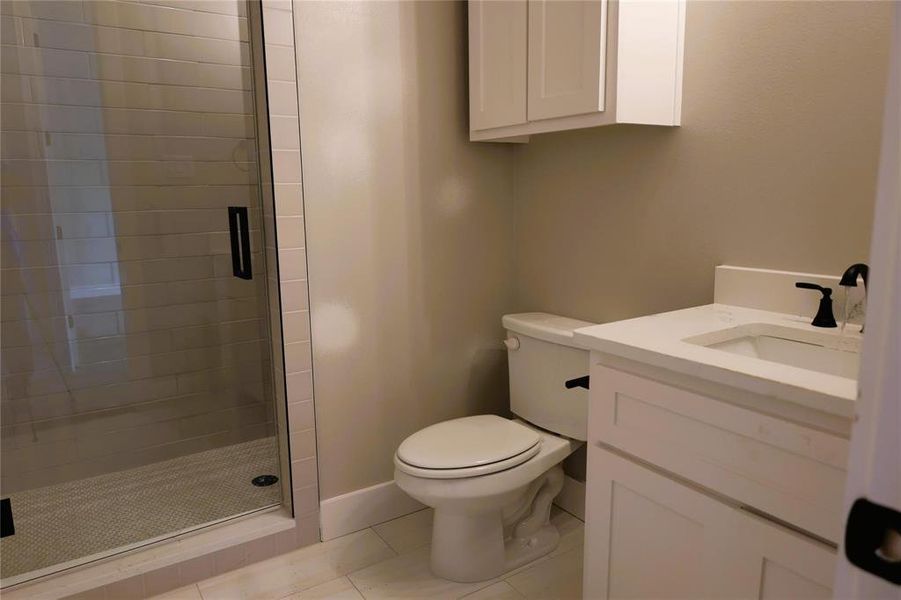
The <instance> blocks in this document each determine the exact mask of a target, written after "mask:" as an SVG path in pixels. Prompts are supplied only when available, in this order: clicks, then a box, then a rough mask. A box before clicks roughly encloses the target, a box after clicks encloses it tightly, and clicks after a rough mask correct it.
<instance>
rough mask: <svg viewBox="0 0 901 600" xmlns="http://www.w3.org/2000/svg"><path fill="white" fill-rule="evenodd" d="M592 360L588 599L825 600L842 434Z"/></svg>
mask: <svg viewBox="0 0 901 600" xmlns="http://www.w3.org/2000/svg"><path fill="white" fill-rule="evenodd" d="M599 356H600V355H599V354H598V353H592V359H591V390H590V402H589V425H588V444H589V448H588V470H587V496H586V536H585V540H586V542H585V568H584V578H585V588H584V597H585V598H592V599H595V598H781V599H786V600H788V599H797V598H829V597H831V585H832V576H833V569H834V566H835V561H836V550H835V543H836V542H837V541H838V539H839V536H840V535H841V501H842V489H843V485H844V479H845V465H846V462H847V456H848V440H847V437H843V436H842V435H840V434H838V433H830V432H829V431H826V430H824V427H818V426H807V425H805V424H802V423H799V422H793V421H792V420H789V419H785V418H778V417H776V416H772V415H769V414H766V411H765V410H756V409H766V408H767V405H766V404H765V398H764V397H750V396H747V395H744V396H741V398H739V399H740V400H742V399H743V401H744V402H745V403H746V404H747V406H743V405H742V404H741V403H740V402H738V403H737V402H735V398H730V399H729V401H725V400H723V399H722V398H720V397H717V394H718V393H720V394H721V395H723V396H725V395H726V392H725V391H723V390H721V389H720V390H719V391H718V390H717V389H716V388H710V387H709V386H708V387H704V386H705V385H707V384H705V383H704V382H692V381H691V380H690V379H682V380H680V381H679V382H678V385H676V384H672V383H670V382H667V381H666V380H665V378H666V377H667V376H668V375H667V372H665V371H659V370H651V372H650V373H649V375H648V376H645V375H644V374H642V375H638V374H635V373H632V372H629V371H627V370H621V369H620V368H611V367H610V366H609V365H606V364H603V361H602V360H601V359H600V358H599ZM627 366H628V365H627ZM631 366H632V367H635V368H636V369H638V370H640V365H631ZM661 378H663V379H664V381H661V380H660V379H661ZM686 383H697V384H698V385H699V387H701V388H703V390H704V391H702V392H699V391H697V390H689V389H685V387H683V385H684V384H686ZM799 420H800V419H799ZM825 429H828V428H825Z"/></svg>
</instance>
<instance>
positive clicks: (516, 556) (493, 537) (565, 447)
mask: <svg viewBox="0 0 901 600" xmlns="http://www.w3.org/2000/svg"><path fill="white" fill-rule="evenodd" d="M503 324H504V328H505V329H506V330H507V339H506V340H505V342H504V343H505V344H506V346H507V350H508V357H509V365H510V408H511V410H512V412H513V413H514V414H515V415H516V416H517V417H518V418H516V419H512V420H511V419H505V418H503V417H498V416H495V415H478V416H475V417H464V418H462V419H453V420H450V421H444V422H442V423H438V424H436V425H432V426H430V427H426V428H425V429H422V430H421V431H418V432H416V433H414V434H413V435H411V436H410V437H408V438H407V439H406V440H404V441H403V443H401V445H400V446H399V447H398V449H397V452H396V453H395V455H394V466H395V469H394V480H395V481H396V482H397V485H398V486H399V487H400V488H401V489H402V490H404V491H405V492H406V493H407V494H409V495H410V496H412V497H413V498H416V499H417V500H419V501H420V502H422V503H423V504H426V505H428V506H431V507H433V508H434V509H435V521H434V525H433V528H432V571H433V572H434V573H435V574H436V575H438V576H439V577H443V578H445V579H451V580H453V581H464V582H469V581H482V580H485V579H491V578H493V577H496V576H498V575H500V574H501V573H504V572H506V571H509V570H510V569H514V568H516V567H518V566H520V565H523V564H525V563H527V562H529V561H532V560H535V559H536V558H538V557H540V556H542V555H544V554H547V553H548V552H550V551H551V550H553V549H554V548H555V547H556V546H557V542H558V540H559V534H558V533H557V529H556V528H555V527H554V526H553V525H552V524H551V523H550V522H549V517H550V508H551V502H552V501H553V499H554V497H555V496H556V495H557V494H558V493H560V490H561V488H562V487H563V468H562V466H561V464H560V463H561V462H562V461H563V459H564V458H566V457H567V456H569V455H570V454H571V453H572V452H573V451H574V450H575V449H576V448H578V447H579V446H580V445H581V444H582V442H583V441H584V440H585V435H586V427H587V411H588V392H587V390H586V389H584V388H580V387H575V388H572V389H567V388H566V387H565V385H564V384H565V382H566V381H568V380H572V379H575V378H577V377H583V376H585V375H587V374H588V351H587V350H584V349H582V348H580V347H578V346H577V345H576V344H574V343H573V339H572V337H573V331H574V330H576V329H578V328H580V327H586V326H588V325H592V323H587V322H585V321H577V320H575V319H568V318H565V317H557V316H554V315H549V314H546V313H523V314H516V315H506V316H504V318H503Z"/></svg>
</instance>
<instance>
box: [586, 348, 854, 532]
mask: <svg viewBox="0 0 901 600" xmlns="http://www.w3.org/2000/svg"><path fill="white" fill-rule="evenodd" d="M593 362H594V361H593ZM588 439H589V443H591V444H592V445H595V446H597V445H606V446H610V447H613V448H617V449H619V450H621V451H622V452H625V453H627V454H630V455H632V456H635V457H636V458H639V459H641V460H643V461H647V462H648V463H651V464H653V465H656V466H658V467H660V468H662V469H664V470H666V471H669V472H671V473H673V474H675V475H678V476H680V477H683V478H685V479H688V480H690V481H693V482H696V483H698V484H700V485H702V486H704V487H706V488H708V489H710V490H713V491H715V492H716V493H719V494H722V495H723V496H726V497H728V498H731V499H733V500H735V501H737V502H740V503H742V504H744V505H746V506H749V507H752V508H754V509H757V510H759V511H762V512H764V513H767V514H769V515H772V516H773V517H776V518H777V519H780V520H782V521H785V522H786V523H790V524H792V525H794V526H796V527H799V528H801V529H803V530H806V531H809V532H811V533H813V534H815V535H817V536H820V537H822V538H825V539H827V540H830V541H832V542H836V543H837V542H838V541H839V539H840V536H841V530H842V527H841V524H842V518H841V514H842V511H841V509H842V498H843V494H844V485H845V469H846V463H847V459H848V440H846V439H844V438H841V437H838V436H835V435H832V434H828V433H824V432H821V431H818V430H815V429H811V428H808V427H804V426H801V425H797V424H794V423H791V422H788V421H784V420H782V419H777V418H775V417H770V416H767V415H763V414H760V413H757V412H754V411H751V410H748V409H745V408H741V407H738V406H735V405H733V404H728V403H726V402H723V401H720V400H716V399H713V398H709V397H706V396H703V395H700V394H697V393H693V392H688V391H685V390H682V389H679V388H676V387H672V386H669V385H666V384H663V383H659V382H657V381H653V380H649V379H645V378H642V377H637V376H635V375H631V374H629V373H624V372H622V371H617V370H615V369H610V368H608V367H605V366H603V365H600V364H592V366H591V398H590V402H589V425H588Z"/></svg>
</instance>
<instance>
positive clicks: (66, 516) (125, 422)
mask: <svg viewBox="0 0 901 600" xmlns="http://www.w3.org/2000/svg"><path fill="white" fill-rule="evenodd" d="M0 10H2V15H0V25H2V28H0V43H2V82H0V91H2V135H0V137H2V148H0V154H2V192H0V211H2V234H0V237H2V281H0V286H2V287H0V294H2V297H0V317H2V332H0V333H2V336H0V346H2V356H0V358H2V365H0V370H2V396H0V408H2V413H0V433H2V454H0V456H2V465H0V497H2V499H3V510H4V513H5V514H4V517H6V516H8V517H9V519H8V522H7V519H6V518H4V531H3V537H2V539H0V554H2V573H0V575H2V579H3V583H4V585H5V584H7V583H13V582H16V581H20V580H22V579H26V578H29V577H31V576H35V575H38V574H42V573H46V572H48V571H53V570H57V569H59V568H63V567H65V566H70V565H74V564H78V563H80V562H83V561H85V560H90V559H92V558H96V557H101V556H105V555H107V554H109V553H110V552H112V551H116V550H121V549H124V548H132V547H135V546H138V545H141V544H144V543H147V542H148V541H150V540H156V539H159V538H161V537H166V536H170V535H173V534H175V533H179V532H182V531H185V530H189V529H192V528H195V527H198V526H201V525H205V524H209V523H213V522H217V521H221V520H223V519H227V518H231V517H234V516H236V515H240V514H245V513H248V512H251V511H255V510H260V509H263V508H266V507H270V506H273V505H277V504H279V503H280V500H281V498H280V493H281V492H280V490H279V484H278V483H274V484H272V485H255V484H254V478H256V477H258V476H261V475H276V476H277V475H278V457H277V444H276V441H275V437H274V436H275V435H276V427H275V422H274V420H275V416H274V413H275V411H274V400H273V398H274V394H273V379H272V365H271V352H270V348H271V346H270V332H269V316H268V306H269V304H268V299H267V287H266V283H265V282H266V264H265V257H264V255H263V252H262V248H263V240H262V228H261V226H260V224H261V219H262V210H261V201H260V190H259V180H258V163H257V147H256V146H257V144H256V139H255V114H254V94H253V86H252V77H251V75H252V72H251V69H252V62H251V53H250V45H249V41H248V38H249V34H248V32H249V28H248V22H247V11H246V4H245V3H244V2H242V1H240V0H222V1H218V0H217V1H210V2H199V3H198V2H180V1H177V0H147V1H146V2H133V1H125V0H103V1H98V2H90V1H84V2H82V1H75V0H69V1H61V2H52V1H6V0H4V2H2V3H0ZM271 482H272V480H271V479H266V480H265V481H264V480H257V481H256V482H255V483H258V484H259V483H271Z"/></svg>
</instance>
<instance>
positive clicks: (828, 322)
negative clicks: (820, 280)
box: [795, 281, 838, 327]
mask: <svg viewBox="0 0 901 600" xmlns="http://www.w3.org/2000/svg"><path fill="white" fill-rule="evenodd" d="M795 287H798V288H801V289H805V290H817V291H818V292H820V293H822V294H823V296H822V297H821V298H820V308H819V309H818V310H817V314H816V316H815V317H814V318H813V321H811V322H810V324H811V325H813V326H814V327H838V323H836V322H835V316H834V315H833V314H832V288H827V287H823V286H821V285H817V284H815V283H807V282H806V281H799V282H798V283H796V284H795Z"/></svg>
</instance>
